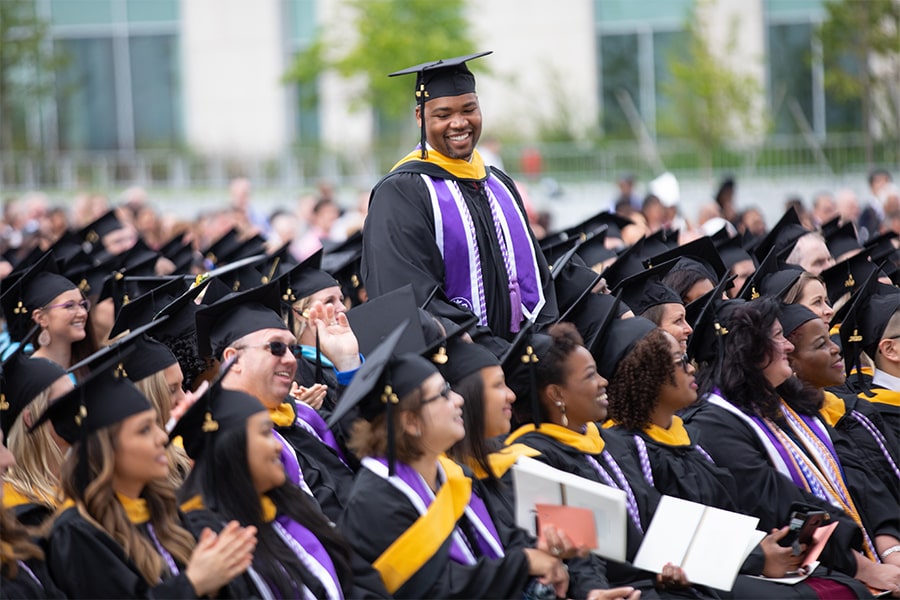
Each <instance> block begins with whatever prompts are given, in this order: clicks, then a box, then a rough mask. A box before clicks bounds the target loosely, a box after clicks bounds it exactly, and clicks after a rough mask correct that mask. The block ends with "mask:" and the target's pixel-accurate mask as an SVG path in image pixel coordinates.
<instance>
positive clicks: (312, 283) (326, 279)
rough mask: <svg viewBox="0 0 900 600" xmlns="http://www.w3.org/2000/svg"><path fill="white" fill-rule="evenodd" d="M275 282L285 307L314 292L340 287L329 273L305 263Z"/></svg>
mask: <svg viewBox="0 0 900 600" xmlns="http://www.w3.org/2000/svg"><path fill="white" fill-rule="evenodd" d="M317 254H318V253H317ZM320 256H321V255H320ZM275 281H277V282H278V286H279V289H280V291H281V300H282V302H284V303H285V304H286V305H287V306H290V305H292V304H294V303H295V302H297V301H298V300H302V299H303V298H306V297H307V296H312V295H313V294H315V293H316V292H320V291H322V290H326V289H328V288H331V287H338V286H339V285H340V284H339V283H338V282H337V280H335V278H334V277H333V276H331V275H330V274H329V273H326V272H325V271H323V270H321V269H318V268H316V267H313V266H312V263H307V261H304V262H302V263H300V264H298V265H296V266H294V267H292V268H291V269H290V270H288V271H286V272H284V273H283V274H281V275H279V276H278V277H276V278H275Z"/></svg>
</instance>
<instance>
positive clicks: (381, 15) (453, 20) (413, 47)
mask: <svg viewBox="0 0 900 600" xmlns="http://www.w3.org/2000/svg"><path fill="white" fill-rule="evenodd" d="M344 4H345V7H346V8H347V9H349V13H350V14H351V15H352V16H351V22H350V23H349V24H342V25H341V26H331V27H325V28H323V29H321V30H319V31H318V32H317V34H316V37H315V39H314V41H313V43H312V44H311V45H310V46H309V47H308V48H307V49H306V50H305V51H304V52H301V53H300V54H298V55H297V57H296V58H295V60H294V63H293V65H292V66H291V68H290V69H289V70H288V72H287V73H286V75H285V79H286V80H287V81H293V82H300V83H313V82H315V80H316V78H317V77H318V76H319V75H320V74H321V73H322V72H323V71H326V70H334V71H336V72H337V73H339V74H340V75H342V76H343V77H347V78H350V77H362V78H364V80H365V82H366V85H365V86H364V90H363V91H362V92H361V93H360V95H359V97H358V98H355V103H354V104H353V106H354V107H357V108H358V107H363V106H372V107H374V108H375V109H376V110H377V111H378V112H379V114H381V115H383V116H384V117H386V118H388V119H392V118H399V117H401V116H408V115H409V114H410V107H411V106H413V103H414V98H413V94H412V91H413V88H414V85H415V82H414V81H413V80H412V78H411V76H407V77H399V78H389V77H387V74H388V73H390V72H392V71H395V70H400V69H403V68H405V67H408V66H411V65H415V64H419V63H423V62H427V61H430V60H437V59H440V58H447V57H450V56H459V55H463V54H468V53H471V52H474V51H475V47H474V44H473V42H472V40H471V38H470V35H469V25H468V22H467V20H466V19H465V16H464V8H465V0H444V1H442V2H433V1H430V0H344ZM348 25H349V26H348ZM348 29H349V30H352V31H353V32H354V35H353V40H352V42H350V43H348V42H347V41H346V40H341V39H338V38H336V37H331V35H326V34H325V31H329V32H339V31H347V30H348ZM475 68H476V69H477V68H478V67H477V66H476V67H475Z"/></svg>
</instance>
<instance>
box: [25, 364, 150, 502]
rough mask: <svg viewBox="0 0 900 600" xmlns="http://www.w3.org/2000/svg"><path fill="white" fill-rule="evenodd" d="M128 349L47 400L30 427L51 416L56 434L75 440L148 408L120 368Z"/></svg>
mask: <svg viewBox="0 0 900 600" xmlns="http://www.w3.org/2000/svg"><path fill="white" fill-rule="evenodd" d="M131 352H134V349H133V348H126V349H124V350H123V352H122V353H117V354H116V356H113V357H111V358H110V360H108V361H106V362H105V363H103V364H100V365H99V366H97V367H96V368H95V369H94V370H93V371H91V374H90V375H89V376H88V377H87V378H86V379H85V380H84V381H82V382H81V384H80V385H79V386H78V387H76V388H75V389H74V390H72V391H71V392H69V393H67V394H65V395H64V396H61V397H60V398H58V399H57V400H56V401H55V402H53V403H52V404H50V406H48V407H47V409H46V410H45V411H44V413H43V414H42V415H41V416H40V417H38V418H37V420H36V421H35V422H34V424H33V425H32V426H31V429H30V430H31V431H34V430H35V429H37V428H38V426H40V425H41V424H42V423H44V422H46V421H48V420H50V421H52V422H53V427H54V429H56V432H57V433H58V434H59V436H60V437H62V438H63V439H64V440H66V441H67V442H69V443H70V444H74V443H75V442H76V441H78V440H79V439H80V438H83V436H86V435H88V434H90V433H92V432H94V431H97V430H98V429H103V428H104V427H108V426H110V425H113V424H115V423H119V422H121V421H123V420H125V419H127V418H128V417H130V416H132V415H134V414H137V413H139V412H143V411H145V410H151V409H152V408H153V407H152V406H151V405H150V401H149V400H147V398H146V397H145V396H144V395H143V394H142V393H141V392H140V391H139V390H138V389H137V388H136V387H135V386H134V384H133V383H132V382H130V381H129V380H128V378H126V377H125V376H124V374H123V373H122V370H121V369H120V368H119V365H120V363H121V361H122V359H123V358H124V356H125V355H127V354H129V353H131ZM86 483H87V482H85V484H86Z"/></svg>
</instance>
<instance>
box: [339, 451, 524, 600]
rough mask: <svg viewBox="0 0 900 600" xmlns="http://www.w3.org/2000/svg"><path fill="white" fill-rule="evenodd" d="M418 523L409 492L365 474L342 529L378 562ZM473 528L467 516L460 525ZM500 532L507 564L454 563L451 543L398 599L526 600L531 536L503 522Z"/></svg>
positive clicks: (365, 554)
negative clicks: (529, 537)
mask: <svg viewBox="0 0 900 600" xmlns="http://www.w3.org/2000/svg"><path fill="white" fill-rule="evenodd" d="M473 489H474V488H473ZM473 493H474V492H473ZM418 518H419V513H418V512H417V511H416V509H415V507H414V506H413V505H412V503H411V502H410V501H409V499H408V498H407V497H406V496H405V495H404V494H403V492H401V491H399V490H398V489H396V488H395V487H393V486H392V485H391V484H390V483H389V482H387V481H385V480H384V479H383V478H382V477H380V476H378V475H376V474H375V473H373V472H372V471H370V470H369V469H366V468H363V469H361V470H360V472H359V474H358V475H357V478H356V482H355V484H354V486H353V492H352V493H351V496H350V500H349V502H348V503H347V508H346V510H345V511H344V515H343V517H342V519H341V521H340V524H339V527H340V530H341V531H342V532H343V533H344V535H345V536H346V538H347V540H348V541H349V542H350V544H351V545H352V546H353V547H354V549H355V550H356V551H357V552H358V553H359V554H360V556H362V557H363V558H364V559H365V560H367V561H369V562H374V561H375V560H377V559H378V557H379V556H381V554H382V553H383V552H384V551H385V550H386V549H387V548H388V547H389V546H390V545H391V544H392V543H393V542H394V540H396V539H397V538H398V537H399V536H400V535H402V534H403V533H404V532H405V531H406V530H407V529H409V528H410V526H412V524H413V523H414V522H415V521H416V520H417V519H418ZM467 522H468V519H467V518H466V517H465V516H463V517H462V518H461V519H460V521H459V522H458V523H460V529H461V530H462V531H463V532H464V533H465V532H466V530H467V529H468V525H467ZM494 526H495V527H496V528H497V532H498V534H499V535H500V541H501V543H502V544H503V548H504V551H505V556H504V557H503V558H498V559H492V558H488V557H485V556H477V558H478V560H477V562H476V564H474V565H464V564H461V563H458V562H455V561H453V560H451V558H450V540H451V538H450V537H448V538H447V539H446V540H445V541H444V543H443V544H442V545H441V547H440V548H439V549H438V551H437V552H436V553H435V554H434V556H432V557H431V558H430V559H428V560H427V561H426V562H425V564H424V565H423V566H422V567H421V568H420V569H419V570H418V571H417V572H416V573H415V574H414V575H413V576H412V577H410V579H409V580H408V581H406V583H404V584H403V585H402V586H400V588H399V589H398V590H397V591H396V592H394V597H395V598H522V593H523V591H524V590H525V587H526V585H527V584H528V581H529V576H528V561H527V558H526V556H525V553H524V552H523V551H522V550H523V549H524V548H525V547H527V545H528V540H527V536H526V535H525V534H524V532H522V531H521V530H518V529H510V528H508V527H506V526H504V524H503V522H501V521H499V520H494ZM470 545H471V546H472V547H473V548H476V547H477V544H470ZM476 552H477V549H476Z"/></svg>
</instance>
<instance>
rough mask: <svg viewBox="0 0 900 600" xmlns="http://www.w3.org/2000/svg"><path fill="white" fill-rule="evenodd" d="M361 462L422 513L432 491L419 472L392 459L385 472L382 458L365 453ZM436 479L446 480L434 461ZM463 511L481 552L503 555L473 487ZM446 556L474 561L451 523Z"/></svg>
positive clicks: (481, 501)
mask: <svg viewBox="0 0 900 600" xmlns="http://www.w3.org/2000/svg"><path fill="white" fill-rule="evenodd" d="M362 465H363V466H364V467H366V468H367V469H369V470H370V471H372V472H373V473H375V474H376V475H378V476H379V477H381V478H382V479H385V480H386V481H387V482H388V483H390V484H391V485H392V486H394V488H396V489H398V490H399V491H401V492H402V493H403V495H405V496H406V498H407V499H408V500H409V501H410V503H412V505H413V506H414V507H415V509H416V511H417V512H418V513H419V514H420V515H424V514H425V513H426V512H427V511H428V507H429V506H431V503H432V502H433V501H434V492H432V491H431V488H430V487H428V484H427V483H425V480H424V479H422V476H421V475H419V473H418V472H417V471H416V470H415V469H413V468H412V467H410V466H409V465H407V464H405V463H402V462H399V461H394V475H392V476H391V475H389V472H388V463H387V460H386V459H384V458H373V457H366V458H363V459H362ZM438 480H439V481H445V480H446V474H445V473H444V469H443V468H442V467H441V465H440V463H438ZM465 515H466V517H467V518H468V520H469V523H471V524H472V529H473V533H474V535H475V538H476V539H475V542H476V543H477V544H478V550H479V552H480V553H481V555H482V556H486V557H488V558H501V557H503V556H504V551H503V544H502V543H501V542H500V535H499V534H498V533H497V528H496V527H494V523H493V521H492V520H491V516H490V514H489V513H488V511H487V507H486V506H485V505H484V501H483V500H482V499H481V498H479V497H478V495H477V494H475V492H474V491H473V492H472V495H471V497H470V499H469V505H468V506H467V507H466V509H465ZM450 559H451V560H453V561H454V562H457V563H460V564H464V565H474V564H475V563H476V562H477V561H478V559H477V558H476V557H475V553H474V552H473V550H472V548H471V546H470V545H469V542H468V541H467V538H466V537H465V536H464V535H463V534H462V532H461V531H460V529H459V526H456V527H454V529H453V533H452V534H451V544H450Z"/></svg>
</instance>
